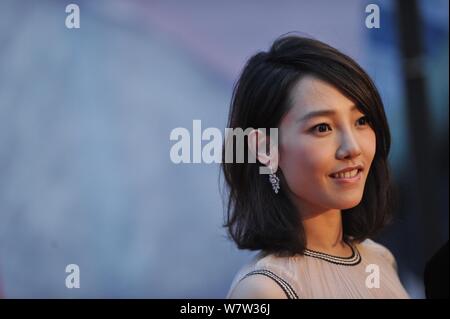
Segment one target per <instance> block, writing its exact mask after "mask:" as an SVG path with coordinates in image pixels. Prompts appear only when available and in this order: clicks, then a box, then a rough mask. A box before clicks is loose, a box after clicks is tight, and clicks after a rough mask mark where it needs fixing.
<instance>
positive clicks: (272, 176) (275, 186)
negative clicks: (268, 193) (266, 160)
mask: <svg viewBox="0 0 450 319" xmlns="http://www.w3.org/2000/svg"><path fill="white" fill-rule="evenodd" d="M270 172H271V173H270V174H269V181H270V183H271V184H272V188H273V191H274V192H275V194H278V190H279V189H280V179H279V178H278V176H277V175H276V172H275V173H274V172H273V170H272V167H270Z"/></svg>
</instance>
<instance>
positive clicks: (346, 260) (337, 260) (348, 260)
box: [304, 242, 361, 266]
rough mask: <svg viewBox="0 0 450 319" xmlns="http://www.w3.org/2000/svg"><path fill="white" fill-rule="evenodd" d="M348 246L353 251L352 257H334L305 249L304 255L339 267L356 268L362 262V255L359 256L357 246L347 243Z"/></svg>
mask: <svg viewBox="0 0 450 319" xmlns="http://www.w3.org/2000/svg"><path fill="white" fill-rule="evenodd" d="M346 244H347V245H349V246H350V248H351V250H352V255H351V256H350V257H340V256H333V255H329V254H325V253H322V252H320V251H315V250H311V249H308V248H305V251H304V255H305V256H309V257H313V258H318V259H322V260H325V261H327V262H330V263H333V264H337V265H343V266H355V265H357V264H359V263H360V262H361V255H360V254H359V251H358V249H357V248H356V247H355V246H353V245H351V244H349V243H347V242H346Z"/></svg>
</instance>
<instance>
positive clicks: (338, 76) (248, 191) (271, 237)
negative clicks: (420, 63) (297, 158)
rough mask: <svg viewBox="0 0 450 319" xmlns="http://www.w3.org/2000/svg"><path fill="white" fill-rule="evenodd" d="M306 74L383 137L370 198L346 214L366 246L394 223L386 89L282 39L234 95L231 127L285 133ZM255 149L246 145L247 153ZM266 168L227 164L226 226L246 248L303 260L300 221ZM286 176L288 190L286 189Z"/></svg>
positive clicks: (314, 44) (307, 41)
mask: <svg viewBox="0 0 450 319" xmlns="http://www.w3.org/2000/svg"><path fill="white" fill-rule="evenodd" d="M305 75H312V76H315V77H317V78H320V79H322V80H324V81H326V82H327V83H330V84H332V85H333V86H335V87H336V88H337V89H338V90H339V91H340V92H341V93H342V94H344V95H345V96H346V97H347V98H349V99H350V100H352V101H353V102H354V103H355V105H356V106H357V108H358V109H359V110H360V111H361V112H362V113H363V114H365V115H366V116H367V118H368V122H369V125H370V126H371V127H372V129H373V130H374V132H375V134H376V151H375V156H374V159H373V162H372V167H371V169H370V172H369V174H368V177H367V180H366V185H365V188H364V193H363V197H362V200H361V202H360V203H359V204H358V205H357V206H355V207H353V208H351V209H347V210H343V211H344V212H345V213H343V214H342V220H343V232H344V238H346V239H352V240H355V241H362V240H364V239H366V238H369V237H372V236H374V235H375V234H377V233H378V231H379V230H381V229H382V228H383V227H384V226H385V225H386V224H387V223H388V221H389V220H390V215H391V212H392V209H393V196H392V194H393V192H392V190H393V188H392V185H391V182H390V172H389V166H388V160H387V157H388V154H389V149H390V143H391V137H390V131H389V126H388V123H387V119H386V115H385V112H384V106H383V102H382V100H381V97H380V95H379V93H378V90H377V88H376V87H375V85H374V83H373V82H372V80H371V79H370V77H369V76H368V75H367V73H366V72H365V71H364V70H363V69H362V68H361V67H360V66H359V65H358V64H357V63H356V62H355V61H354V60H353V59H352V58H350V57H349V56H347V55H345V54H343V53H341V52H340V51H338V50H337V49H335V48H333V47H331V46H329V45H327V44H325V43H323V42H320V41H318V40H315V39H311V38H305V37H299V36H296V35H285V36H282V37H280V38H278V39H277V40H276V41H275V42H274V43H273V44H272V46H271V48H270V50H269V51H268V52H259V53H257V54H255V55H254V56H252V57H251V58H250V59H249V60H248V61H247V63H246V65H245V67H244V69H243V71H242V73H241V75H240V77H239V79H238V81H237V82H236V84H235V86H234V89H233V96H232V101H231V106H230V113H229V118H228V125H227V127H229V128H233V129H235V128H242V129H243V130H245V129H246V128H250V127H251V128H266V132H269V128H273V127H278V126H279V124H280V121H281V118H282V117H283V115H284V114H286V112H287V111H289V109H290V108H291V106H292V105H291V104H292V103H291V100H290V93H291V90H292V88H293V86H294V85H295V84H296V83H297V82H298V81H299V80H300V78H301V77H303V76H305ZM225 144H226V141H225V142H224V148H223V154H225ZM247 151H248V145H247V140H246V142H245V154H247ZM223 156H224V155H223ZM261 165H262V164H261V163H259V162H258V161H257V162H256V163H252V162H249V161H245V162H244V163H226V162H225V160H224V158H223V160H222V171H223V174H224V178H225V182H226V184H227V185H228V192H227V201H226V213H225V221H224V225H223V226H224V227H226V228H227V233H228V236H229V238H230V239H232V240H233V241H234V242H235V243H236V244H237V246H238V248H239V249H249V250H262V251H264V252H266V253H275V254H277V255H288V256H291V255H295V254H303V252H304V249H305V246H306V238H305V233H304V230H303V226H302V223H301V220H300V216H299V214H298V212H297V210H296V208H295V206H294V204H293V202H292V201H291V200H290V199H289V197H288V194H287V192H286V191H283V187H282V188H281V189H280V192H279V193H278V194H275V193H274V192H273V190H272V187H271V185H270V183H269V182H268V179H267V175H263V174H259V166H261ZM280 175H281V177H280V178H281V182H282V185H283V184H284V185H286V182H285V180H284V177H283V175H282V173H281V174H280Z"/></svg>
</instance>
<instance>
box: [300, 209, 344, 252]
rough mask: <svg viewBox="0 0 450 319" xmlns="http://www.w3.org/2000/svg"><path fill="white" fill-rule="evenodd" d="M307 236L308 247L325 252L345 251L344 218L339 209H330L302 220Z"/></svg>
mask: <svg viewBox="0 0 450 319" xmlns="http://www.w3.org/2000/svg"><path fill="white" fill-rule="evenodd" d="M302 224H303V228H304V231H305V234H306V242H307V244H306V246H307V248H309V249H311V250H319V251H324V252H327V251H328V252H332V251H338V252H339V250H341V249H345V248H346V245H345V243H344V238H343V230H342V216H341V211H340V210H339V209H330V210H327V211H323V212H321V213H320V214H314V215H309V216H307V217H305V218H303V219H302Z"/></svg>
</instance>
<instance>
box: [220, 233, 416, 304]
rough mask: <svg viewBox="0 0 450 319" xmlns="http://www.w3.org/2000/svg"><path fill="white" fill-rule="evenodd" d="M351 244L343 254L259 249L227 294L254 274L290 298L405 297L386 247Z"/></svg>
mask: <svg viewBox="0 0 450 319" xmlns="http://www.w3.org/2000/svg"><path fill="white" fill-rule="evenodd" d="M351 246H352V251H353V253H352V255H351V256H350V257H347V258H344V257H336V256H331V255H327V254H323V253H320V252H315V251H312V250H308V249H307V250H305V254H304V255H295V256H293V257H277V256H274V255H265V256H264V255H263V254H261V253H260V254H258V255H257V256H255V257H254V258H253V260H252V261H251V262H250V263H249V264H247V265H245V266H244V267H242V268H241V269H240V271H239V272H238V273H237V274H236V276H235V278H234V280H233V282H232V283H231V287H230V289H229V291H228V294H227V298H229V297H230V295H231V293H232V291H233V289H234V288H235V287H236V285H237V284H238V282H239V281H240V280H242V279H243V278H245V277H246V276H254V275H257V276H261V275H264V276H267V277H270V278H272V279H273V280H274V281H275V282H276V283H277V284H278V286H280V287H281V288H282V289H283V291H284V293H285V294H286V297H287V298H290V299H297V298H308V299H313V298H326V299H328V298H342V299H344V298H386V299H387V298H402V299H404V298H409V296H408V293H407V292H406V290H405V289H404V288H403V286H402V284H401V282H400V279H399V277H398V274H397V265H396V262H395V258H394V256H393V255H392V254H391V252H390V251H389V250H388V249H387V248H386V247H384V246H382V245H380V244H378V243H376V242H374V241H372V240H370V239H366V240H365V241H363V242H361V243H357V244H352V245H351Z"/></svg>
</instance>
